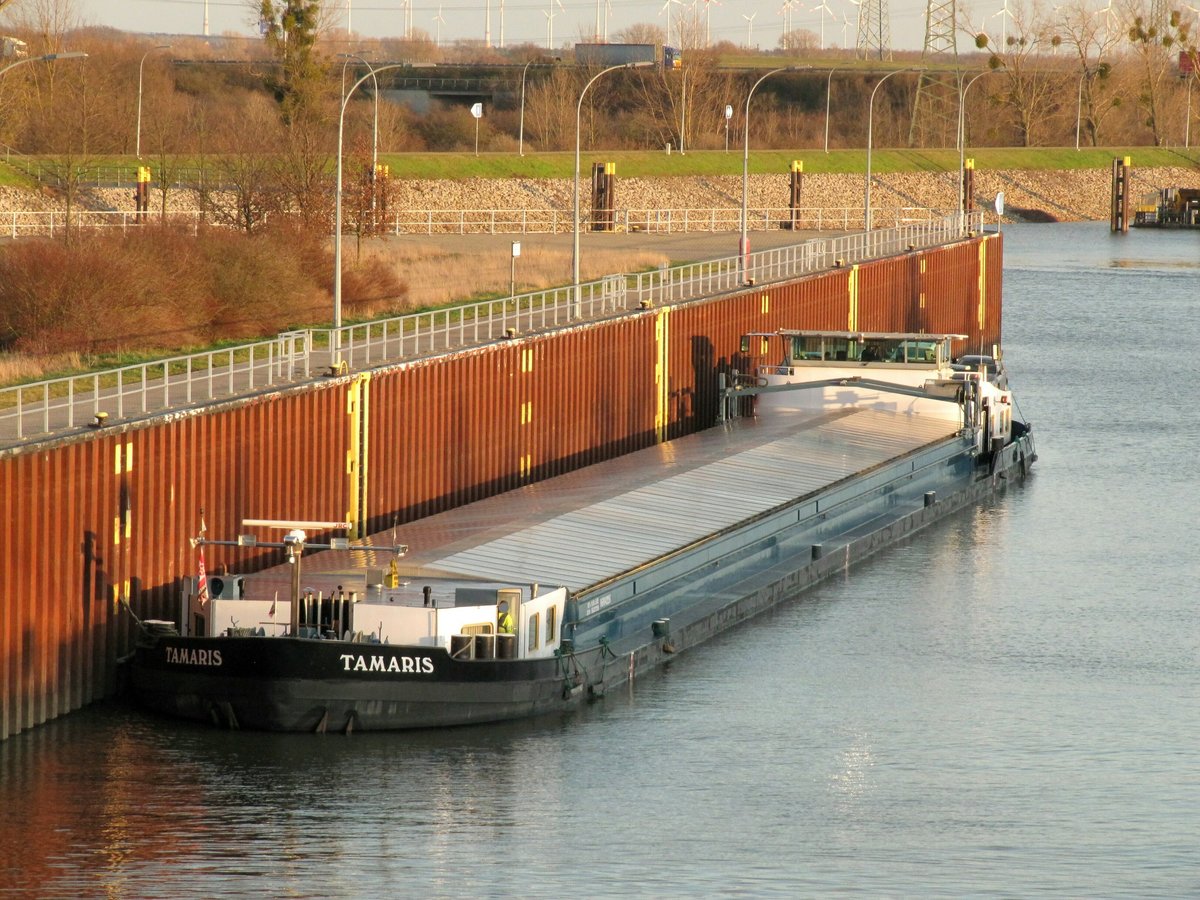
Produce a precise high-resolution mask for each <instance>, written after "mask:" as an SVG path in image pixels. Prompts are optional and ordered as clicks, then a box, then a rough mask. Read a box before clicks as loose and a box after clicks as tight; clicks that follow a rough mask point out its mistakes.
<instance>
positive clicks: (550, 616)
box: [546, 606, 558, 644]
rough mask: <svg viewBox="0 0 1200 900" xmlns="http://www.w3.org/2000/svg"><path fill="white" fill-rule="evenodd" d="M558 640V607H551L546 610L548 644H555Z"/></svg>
mask: <svg viewBox="0 0 1200 900" xmlns="http://www.w3.org/2000/svg"><path fill="white" fill-rule="evenodd" d="M556 640H558V607H557V606H551V607H549V608H548V609H547V610H546V643H547V644H553V643H554V642H555V641H556Z"/></svg>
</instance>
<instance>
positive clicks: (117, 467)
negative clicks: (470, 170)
mask: <svg viewBox="0 0 1200 900" xmlns="http://www.w3.org/2000/svg"><path fill="white" fill-rule="evenodd" d="M113 450H114V451H115V459H114V460H113V474H114V475H120V474H121V445H120V444H117V446H116V447H114V448H113Z"/></svg>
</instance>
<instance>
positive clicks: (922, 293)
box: [921, 291, 925, 309]
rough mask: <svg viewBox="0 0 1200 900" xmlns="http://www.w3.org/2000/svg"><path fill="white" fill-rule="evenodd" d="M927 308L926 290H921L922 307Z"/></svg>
mask: <svg viewBox="0 0 1200 900" xmlns="http://www.w3.org/2000/svg"><path fill="white" fill-rule="evenodd" d="M924 308H925V292H924V291H921V309H924Z"/></svg>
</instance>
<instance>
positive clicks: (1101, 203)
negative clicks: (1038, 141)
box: [0, 166, 1200, 233]
mask: <svg viewBox="0 0 1200 900" xmlns="http://www.w3.org/2000/svg"><path fill="white" fill-rule="evenodd" d="M957 181H958V179H957V176H956V175H955V174H953V173H949V172H902V173H890V174H880V175H877V176H876V177H875V178H874V179H873V181H872V187H871V200H872V206H873V207H874V208H875V209H876V210H893V209H933V210H940V211H947V212H948V211H952V210H953V209H955V208H956V206H957V199H958V197H957ZM1132 185H1133V196H1134V198H1135V200H1136V199H1138V198H1140V197H1141V196H1142V195H1143V194H1145V193H1149V192H1152V191H1156V190H1158V189H1159V188H1162V187H1171V186H1179V187H1191V186H1196V185H1200V172H1197V171H1196V170H1195V169H1193V168H1189V167H1183V166H1176V167H1157V168H1144V169H1139V168H1136V167H1134V169H1133V180H1132ZM571 188H572V181H571V180H570V179H565V178H559V179H550V178H548V179H535V178H508V179H484V178H469V179H463V180H460V181H449V180H441V181H436V180H421V179H412V180H409V179H403V178H401V179H396V181H395V183H394V186H393V195H392V197H393V199H392V208H393V209H395V210H404V211H405V212H406V213H408V214H413V213H418V212H423V211H427V210H430V211H439V212H445V211H456V212H457V211H465V210H474V211H487V210H510V211H511V210H528V211H542V210H555V211H558V212H559V213H561V214H563V215H564V216H567V215H569V214H570V211H571V206H572V202H571ZM863 189H864V180H863V176H862V175H848V174H812V173H809V174H805V176H804V185H803V192H802V196H801V206H802V207H804V208H807V209H822V210H840V209H845V210H850V211H861V209H862V206H863ZM582 190H583V192H584V195H583V202H584V203H585V204H586V203H588V202H589V198H590V192H591V189H590V184H589V180H588V179H587V178H586V177H585V178H584V179H583V186H582ZM1000 192H1003V193H1004V195H1005V208H1006V215H1005V220H1006V221H1021V220H1023V219H1028V218H1034V219H1039V220H1058V221H1086V220H1094V219H1107V218H1108V215H1109V204H1110V198H1111V172H1110V171H1109V170H1108V169H1073V170H1060V171H1055V170H1000V171H988V170H984V169H979V170H976V173H975V201H976V204H977V205H979V206H981V207H985V208H988V209H990V208H991V206H992V204H993V201H994V198H995V196H996V194H998V193H1000ZM787 197H788V176H787V175H786V174H783V175H752V176H751V177H750V179H749V198H748V206H749V208H751V209H776V210H779V209H784V208H786V206H787ZM216 199H217V201H218V202H221V201H222V200H225V201H228V199H229V198H222V197H220V196H218V197H217V198H216ZM159 202H160V198H159V195H158V193H157V191H155V192H152V194H151V203H150V208H151V211H152V212H153V211H155V210H157V209H158V207H159ZM741 202H742V179H741V177H740V176H736V175H722V176H679V177H664V178H620V177H619V176H618V180H617V185H616V207H617V208H618V209H620V210H631V211H645V210H659V211H665V210H685V209H686V210H734V211H736V210H739V209H740V208H741ZM168 204H169V209H170V210H172V211H175V212H180V213H190V212H195V211H196V210H198V208H199V203H198V198H197V196H196V194H195V192H193V191H189V190H184V189H176V190H172V191H171V192H170V195H169V200H168ZM76 208H78V209H87V210H97V211H114V212H132V211H133V193H132V191H131V190H130V189H129V188H89V189H85V190H84V191H82V192H81V194H80V195H79V197H78V198H77V199H76ZM63 209H64V203H63V201H62V198H61V197H60V196H58V195H57V194H56V193H55V192H54V191H52V190H51V189H49V188H40V189H22V188H12V187H6V188H0V216H3V215H4V214H9V215H11V214H12V213H13V212H25V211H30V212H48V211H60V212H61V211H62V210H63ZM860 219H861V216H860ZM725 220H726V221H729V217H726V219H725ZM3 229H4V222H3V219H0V233H3Z"/></svg>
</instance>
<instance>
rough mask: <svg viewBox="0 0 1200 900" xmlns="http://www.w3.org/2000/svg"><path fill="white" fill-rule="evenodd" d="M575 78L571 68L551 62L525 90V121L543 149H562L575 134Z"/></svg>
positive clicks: (577, 92) (577, 89) (576, 87)
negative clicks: (541, 74)
mask: <svg viewBox="0 0 1200 900" xmlns="http://www.w3.org/2000/svg"><path fill="white" fill-rule="evenodd" d="M579 88H580V83H579V78H578V75H577V74H576V72H575V70H574V69H569V68H567V67H565V66H554V67H553V68H551V69H550V72H549V74H548V75H547V76H546V77H545V78H541V79H538V80H537V81H536V82H534V83H533V84H531V85H530V86H529V88H528V89H527V90H526V92H525V97H526V99H525V121H526V122H527V123H528V130H529V133H530V134H532V135H534V136H535V137H536V139H537V141H538V143H539V144H540V145H541V147H542V149H544V150H565V149H567V147H569V146H571V142H572V140H573V139H574V135H575V103H576V100H577V98H578V96H579Z"/></svg>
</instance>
